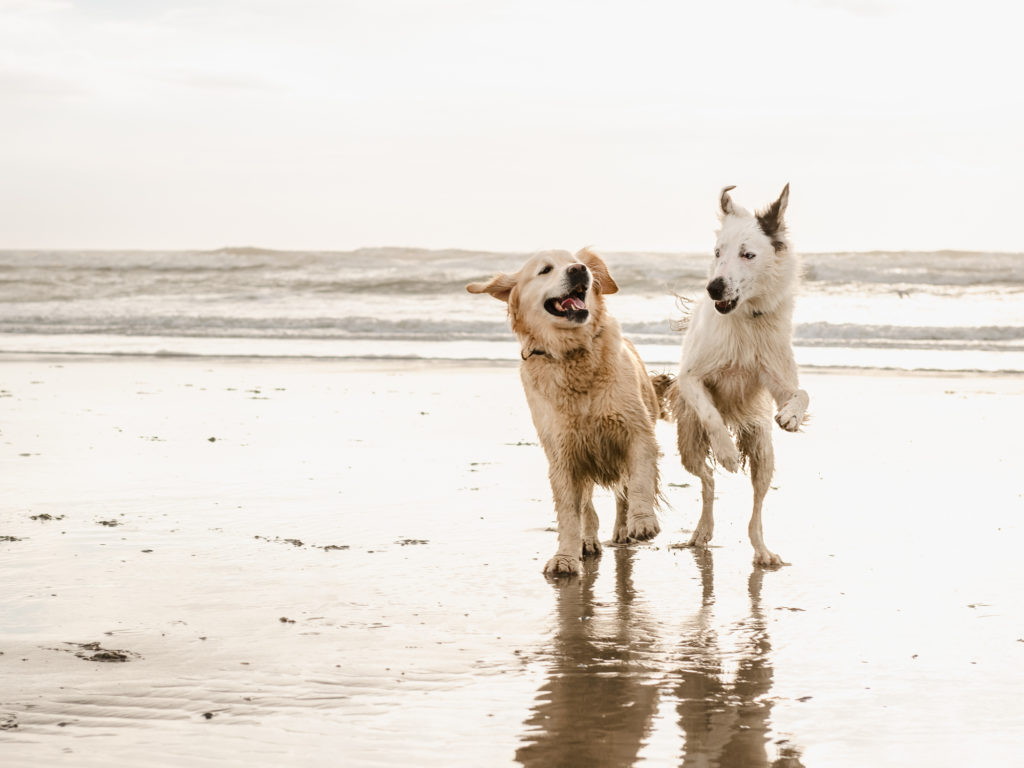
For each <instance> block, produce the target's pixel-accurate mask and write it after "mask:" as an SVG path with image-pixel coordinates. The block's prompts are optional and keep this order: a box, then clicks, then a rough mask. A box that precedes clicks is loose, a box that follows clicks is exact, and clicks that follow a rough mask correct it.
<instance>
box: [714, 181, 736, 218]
mask: <svg viewBox="0 0 1024 768" xmlns="http://www.w3.org/2000/svg"><path fill="white" fill-rule="evenodd" d="M730 189H736V185H735V184H733V185H732V186H731V187H722V195H721V197H719V198H718V203H719V205H721V206H722V213H724V214H725V215H726V216H728V215H729V214H730V213H736V206H734V205H733V204H732V198H731V197H729V190H730Z"/></svg>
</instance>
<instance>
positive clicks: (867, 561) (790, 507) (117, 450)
mask: <svg viewBox="0 0 1024 768" xmlns="http://www.w3.org/2000/svg"><path fill="white" fill-rule="evenodd" d="M0 364H2V370H3V381H2V382H0V429H2V432H0V472H2V477H3V496H2V504H0V572H2V574H3V584H4V588H3V590H0V654H2V655H0V762H2V764H3V765H4V766H5V768H7V767H8V766H10V767H11V768H13V767H14V766H39V765H75V766H101V765H102V766H109V765H119V766H121V765H124V766H182V765H188V766H206V765H209V766H214V765H216V766H223V765H245V766H252V765H267V766H280V765H303V766H311V765H346V766H364V765H365V766H410V765H416V766H500V765H525V766H575V765H581V766H582V765H586V766H604V765H607V766H627V765H652V766H663V765H682V766H691V765H694V766H696V765H708V766H716V765H717V766H744V767H748V768H750V767H753V768H756V767H757V766H798V765H803V766H808V767H809V768H810V767H811V766H851V767H853V766H857V768H860V767H861V766H864V765H872V766H906V765H928V766H963V765H1010V764H1013V763H1014V762H1015V761H1016V760H1018V756H1019V752H1020V749H1021V747H1022V745H1024V719H1022V717H1021V707H1020V703H1019V692H1020V690H1021V689H1022V688H1024V602H1022V601H1021V599H1020V583H1021V580H1020V579H1021V577H1020V565H1019V562H1020V553H1021V552H1022V551H1024V525H1022V521H1024V497H1022V493H1024V475H1022V473H1021V469H1020V468H1021V466H1022V465H1024V447H1022V444H1021V441H1020V439H1019V435H1018V431H1019V422H1020V418H1021V414H1022V413H1024V407H1022V406H1024V377H1022V376H994V375H985V376H980V375H979V376H973V375H963V376H958V375H928V374H917V375H897V374H890V373H865V372H841V371H832V372H828V371H818V372H815V371H806V372H804V374H803V376H802V381H803V384H804V386H805V388H806V389H807V390H808V392H809V393H810V395H811V410H812V413H813V421H812V422H811V424H810V425H809V427H808V428H807V431H806V432H805V433H803V434H797V435H789V434H784V433H782V432H781V431H779V430H776V431H775V446H776V454H777V465H778V469H777V472H776V476H775V480H774V482H773V485H774V486H775V489H774V490H773V491H772V492H771V493H770V494H769V496H768V499H767V501H766V506H765V514H766V538H767V542H768V545H769V546H770V547H771V548H772V549H774V550H775V551H777V552H779V553H780V554H781V555H782V556H783V557H784V558H785V559H786V560H787V562H789V563H791V565H788V566H786V567H783V568H781V569H778V570H774V571H769V570H763V569H760V568H754V567H752V566H751V563H750V558H751V552H750V547H749V544H748V543H747V541H746V520H747V515H748V514H749V504H750V489H749V485H748V483H747V481H746V479H745V478H744V477H739V476H723V475H720V476H719V480H718V488H717V491H718V504H717V512H718V514H717V525H716V530H715V540H714V542H713V543H714V546H713V547H712V548H711V549H710V550H708V551H706V552H694V551H692V550H688V549H684V548H678V547H677V546H674V545H679V544H681V543H683V542H685V541H686V540H687V532H688V531H689V529H690V527H691V526H693V525H694V524H695V523H696V520H697V515H698V510H699V488H698V485H697V483H696V482H695V481H694V479H693V478H691V477H690V476H689V475H688V474H687V473H686V472H685V471H684V470H683V469H682V468H681V467H680V466H679V463H678V459H677V457H676V455H675V448H674V443H673V428H672V426H671V425H667V424H666V425H661V426H660V427H659V437H660V439H661V441H662V445H663V449H664V452H665V456H664V458H663V459H662V464H661V467H662V478H663V481H664V483H665V488H666V491H667V496H668V499H669V501H670V503H671V508H670V509H666V510H665V511H664V513H663V526H662V528H663V532H662V534H661V535H660V536H659V537H658V538H657V539H655V541H654V542H653V543H651V544H649V545H643V546H635V547H629V548H619V549H615V548H611V547H608V548H606V550H605V552H604V554H603V556H602V557H601V558H600V559H598V560H596V561H588V563H589V570H588V571H587V572H586V573H585V574H584V576H582V577H580V578H576V579H563V580H558V581H548V580H546V579H545V578H544V577H543V576H542V575H541V573H540V569H541V567H542V565H543V563H544V562H545V560H546V559H547V558H548V557H549V556H550V554H551V553H552V552H553V551H554V548H555V534H554V533H553V532H552V531H551V530H550V529H551V528H552V526H553V525H554V517H553V511H552V505H551V502H550V496H549V490H548V487H547V479H546V464H545V461H544V457H543V454H542V451H541V449H540V448H539V447H538V445H537V442H536V436H535V433H534V431H533V427H532V425H531V423H530V419H529V414H528V412H527V408H526V404H525V400H524V398H523V394H522V391H521V389H520V385H519V380H518V374H517V372H516V369H515V368H514V367H512V366H494V365H491V366H484V365H479V366H474V365H468V364H461V365H450V364H444V363H354V362H329V361H296V360H275V361H260V360H232V359H216V360H211V359H181V358H70V357H65V358H40V357H18V356H9V357H6V358H4V359H3V360H2V361H0ZM595 503H596V505H597V509H598V513H599V514H600V515H601V519H602V526H601V532H602V536H603V537H604V538H607V537H608V536H610V531H611V522H612V518H613V513H614V509H613V508H614V503H613V500H612V499H611V497H610V496H609V495H608V494H607V493H601V494H599V495H598V496H597V498H596V500H595Z"/></svg>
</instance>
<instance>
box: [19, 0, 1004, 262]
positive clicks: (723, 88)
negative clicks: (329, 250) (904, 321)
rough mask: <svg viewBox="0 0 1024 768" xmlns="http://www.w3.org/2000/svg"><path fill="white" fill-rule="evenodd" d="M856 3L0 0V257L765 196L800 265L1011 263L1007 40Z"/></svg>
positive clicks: (698, 206) (538, 237)
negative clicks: (33, 250)
mask: <svg viewBox="0 0 1024 768" xmlns="http://www.w3.org/2000/svg"><path fill="white" fill-rule="evenodd" d="M873 7H874V6H873V5H872V4H871V2H870V0H801V2H794V3H790V4H766V3H756V2H739V3H730V4H728V5H727V6H726V5H721V4H706V5H701V6H694V5H692V4H677V3H671V2H667V1H666V2H656V1H655V0H646V1H644V2H633V3H625V2H607V3H589V2H587V3H585V2H540V0H523V1H522V2H517V3H511V2H508V3H504V2H496V3H479V2H470V1H469V0H462V1H459V0H447V1H442V2H437V3H429V4H427V3H422V2H414V0H404V1H402V2H388V1H386V0H379V1H378V0H374V1H371V0H362V1H361V2H326V1H324V2H303V3H291V2H283V1H278V0H248V1H246V2H242V0H220V1H219V2H203V3H198V2H178V3H160V2H134V0H133V1H132V2H128V1H127V0H122V1H120V2H89V3H86V2H82V3H76V4H74V5H73V6H72V5H69V4H67V3H43V2H39V3H32V2H21V3H11V2H9V1H8V0H0V99H3V100H5V101H10V100H12V99H17V100H19V101H18V104H19V108H18V120H17V121H5V122H4V123H2V124H0V163H2V164H3V165H4V167H5V169H10V172H7V173H5V176H4V177H3V178H0V202H2V203H3V208H4V209H5V210H6V211H7V218H8V219H9V221H5V222H4V226H3V228H2V231H3V232H4V238H6V242H0V246H3V245H8V246H10V245H19V246H28V245H33V244H36V245H65V246H69V247H76V246H96V247H103V246H112V245H136V246H174V245H197V246H205V245H211V244H215V245H219V244H222V243H225V242H236V241H237V242H257V243H260V244H265V245H272V246H280V247H356V246H360V245H374V244H380V243H386V242H389V243H405V244H410V245H426V246H447V245H459V246H467V247H485V248H528V247H538V246H543V245H551V246H555V245H562V246H572V245H574V244H576V243H577V242H595V243H598V244H600V245H605V246H613V247H621V248H661V249H672V248H692V247H700V246H703V245H704V244H705V242H706V240H707V237H708V236H709V234H708V233H709V232H710V229H711V227H712V226H713V217H711V216H710V214H711V212H712V210H713V199H714V195H715V194H716V192H717V190H718V189H719V188H720V187H721V186H722V185H723V184H726V183H735V184H738V185H739V186H740V189H739V190H738V192H739V193H741V194H742V195H743V196H744V198H745V199H747V200H748V201H750V202H751V203H752V204H757V203H758V202H759V201H760V200H767V199H769V198H770V197H771V196H773V195H776V194H777V193H778V188H780V187H781V185H782V184H783V183H784V182H785V181H791V182H793V208H792V215H793V217H794V225H795V226H794V230H795V231H796V232H797V234H798V239H799V240H800V241H801V243H802V244H803V245H804V246H805V247H813V248H815V249H824V248H873V247H880V248H884V247H911V248H913V247H922V248H925V247H928V248H930V247H943V246H948V247H964V248H995V247H998V248H1004V249H1024V243H1021V242H1020V240H1019V236H1018V234H1017V228H1016V227H1014V226H1013V225H1012V223H1011V222H1006V221H1002V220H1001V219H999V218H997V217H993V216H992V215H991V213H990V212H989V211H988V208H989V207H988V206H986V205H984V204H983V203H982V202H981V199H979V198H977V197H975V196H976V195H977V194H978V190H979V189H980V188H981V187H986V188H987V190H988V191H986V192H984V194H983V195H982V198H984V197H988V198H989V199H991V195H998V196H1002V197H1004V198H1012V197H1013V196H1014V195H1015V194H1016V179H1017V178H1019V177H1020V175H1021V174H1022V173H1024V158H1022V149H1021V146H1020V142H1019V139H1018V138H1017V136H1018V135H1020V133H1021V132H1022V130H1024V125H1022V115H1024V96H1022V95H1021V90H1020V89H1019V88H1018V87H1017V85H1016V83H1015V77H1016V75H1015V73H1016V71H1017V63H1016V53H1015V51H1016V41H1015V40H1013V37H1014V34H1015V33H1014V31H1013V27H1012V25H1010V24H1007V23H1005V19H1002V18H1001V16H1000V8H999V6H998V5H996V4H992V3H986V2H981V3H979V4H977V5H973V6H972V7H971V9H970V11H966V10H963V7H962V6H959V5H951V4H943V3H934V4H922V3H921V2H916V1H910V0H907V1H905V2H900V3H897V4H892V5H888V4H887V6H886V7H887V8H889V9H890V11H889V12H887V13H885V14H882V15H878V14H876V13H874V12H873V11H872V8H873ZM1001 21H1002V22H1003V23H1000V22H1001ZM38 178H45V179H47V180H48V183H47V184H46V185H45V187H44V186H41V185H40V184H39V183H37V181H36V179H38ZM97 189H102V190H103V193H102V194H97V192H96V190H97ZM748 195H749V197H747V196H748ZM156 201H158V202H156ZM945 207H953V208H955V209H956V210H957V211H958V212H959V213H958V216H956V217H946V218H945V220H943V221H942V226H940V227H937V226H935V224H936V216H937V215H938V214H937V212H941V211H942V210H943V209H944V208H945ZM851 211H855V212H856V215H855V216H852V215H851ZM940 218H941V217H940ZM851 219H854V220H855V224H851ZM797 224H799V226H796V225H797Z"/></svg>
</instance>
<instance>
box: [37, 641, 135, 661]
mask: <svg viewBox="0 0 1024 768" xmlns="http://www.w3.org/2000/svg"><path fill="white" fill-rule="evenodd" d="M64 645H70V646H72V647H73V648H77V649H78V650H76V651H71V650H70V649H62V648H56V649H54V650H68V652H69V653H74V654H75V656H77V657H78V658H80V659H84V660H85V661H98V662H113V663H122V662H126V661H130V660H131V659H139V658H142V657H141V656H139V654H137V653H134V652H133V651H125V650H121V649H112V648H103V647H101V646H100V644H99V643H97V642H92V643H64Z"/></svg>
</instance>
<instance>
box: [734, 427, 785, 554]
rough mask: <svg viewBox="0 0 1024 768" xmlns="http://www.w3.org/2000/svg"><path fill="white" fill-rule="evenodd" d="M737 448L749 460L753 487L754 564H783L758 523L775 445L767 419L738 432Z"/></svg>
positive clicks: (751, 521)
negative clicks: (771, 548)
mask: <svg viewBox="0 0 1024 768" xmlns="http://www.w3.org/2000/svg"><path fill="white" fill-rule="evenodd" d="M738 442H739V449H740V451H741V452H742V453H743V455H744V456H746V458H747V461H748V462H749V463H750V484H751V485H752V486H753V487H754V511H753V513H752V514H751V515H750V524H749V525H748V526H747V533H748V534H749V535H750V544H751V546H752V547H753V548H754V564H755V565H784V563H783V562H782V558H781V557H779V556H778V555H777V554H775V553H774V552H772V551H771V550H769V549H768V547H767V546H766V545H765V543H764V531H763V530H762V527H761V507H762V505H763V503H764V497H765V495H766V494H767V493H768V488H769V486H770V485H771V482H772V474H773V473H774V472H775V449H774V448H773V447H772V433H771V427H770V426H769V423H768V422H760V423H757V424H754V425H751V426H749V427H747V428H745V429H744V430H743V431H742V432H740V435H739V440H738Z"/></svg>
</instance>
